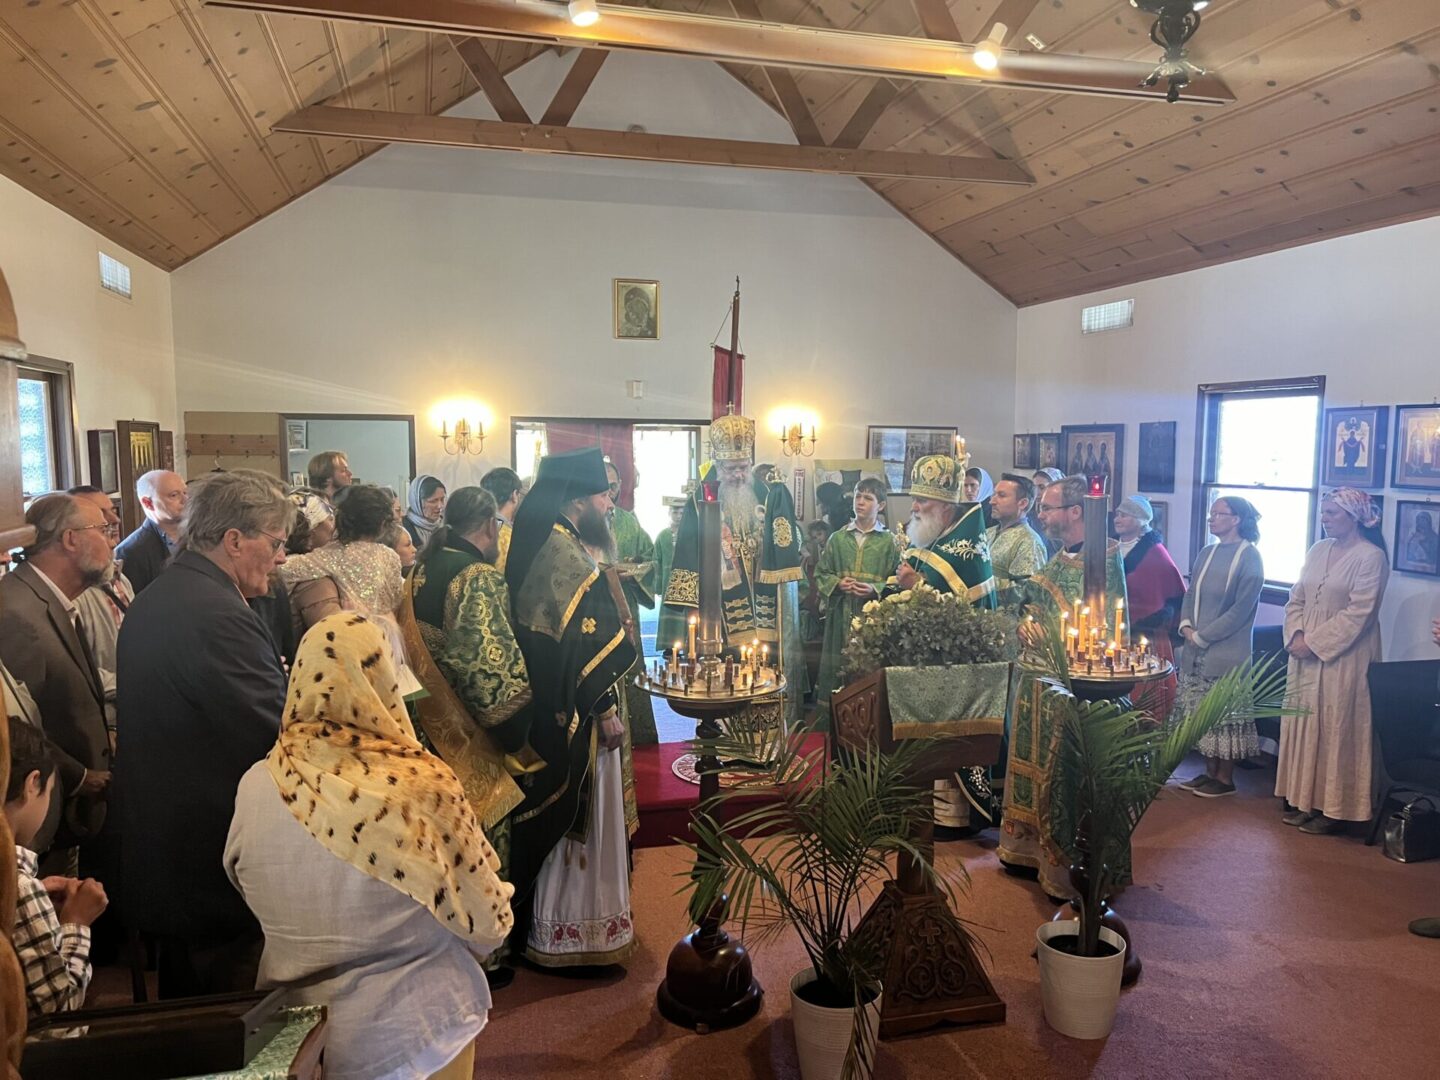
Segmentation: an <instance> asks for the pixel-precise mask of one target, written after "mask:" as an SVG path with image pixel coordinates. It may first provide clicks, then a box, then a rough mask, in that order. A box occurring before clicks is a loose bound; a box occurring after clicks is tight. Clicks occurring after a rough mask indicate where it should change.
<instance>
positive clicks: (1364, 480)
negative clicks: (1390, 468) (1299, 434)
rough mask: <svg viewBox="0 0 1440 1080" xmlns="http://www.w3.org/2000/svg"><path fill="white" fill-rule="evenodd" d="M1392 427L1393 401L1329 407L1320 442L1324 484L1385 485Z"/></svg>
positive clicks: (1321, 474) (1342, 485)
mask: <svg viewBox="0 0 1440 1080" xmlns="http://www.w3.org/2000/svg"><path fill="white" fill-rule="evenodd" d="M1389 427H1390V406H1389V405H1347V406H1344V407H1337V408H1333V409H1326V410H1325V416H1324V422H1323V424H1322V426H1321V431H1323V432H1324V437H1323V438H1322V440H1321V443H1320V446H1321V454H1320V483H1321V485H1323V486H1324V487H1356V488H1383V487H1384V486H1385V453H1386V450H1387V449H1388V446H1389V434H1390V433H1389ZM1437 478H1440V474H1437Z"/></svg>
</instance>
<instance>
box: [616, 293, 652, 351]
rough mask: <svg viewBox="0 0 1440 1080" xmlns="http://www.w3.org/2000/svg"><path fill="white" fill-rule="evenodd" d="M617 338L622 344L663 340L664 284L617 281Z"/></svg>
mask: <svg viewBox="0 0 1440 1080" xmlns="http://www.w3.org/2000/svg"><path fill="white" fill-rule="evenodd" d="M614 301H615V336H616V337H617V338H620V339H621V340H622V341H658V340H659V339H660V282H658V281H640V280H636V279H634V278H616V279H615V297H614Z"/></svg>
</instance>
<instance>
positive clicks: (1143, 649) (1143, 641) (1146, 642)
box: [1140, 634, 1150, 656]
mask: <svg viewBox="0 0 1440 1080" xmlns="http://www.w3.org/2000/svg"><path fill="white" fill-rule="evenodd" d="M1149 651H1150V639H1149V638H1147V637H1145V636H1144V635H1143V634H1142V635H1141V636H1140V655H1141V656H1144V655H1145V654H1146V653H1148V652H1149Z"/></svg>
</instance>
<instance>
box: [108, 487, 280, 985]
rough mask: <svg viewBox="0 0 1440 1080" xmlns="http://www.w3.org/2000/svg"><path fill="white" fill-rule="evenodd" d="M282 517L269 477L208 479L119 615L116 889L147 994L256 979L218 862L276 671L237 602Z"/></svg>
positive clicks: (270, 723) (255, 944) (274, 705)
mask: <svg viewBox="0 0 1440 1080" xmlns="http://www.w3.org/2000/svg"><path fill="white" fill-rule="evenodd" d="M294 518H295V505H294V504H293V503H292V502H291V501H290V500H289V499H288V498H286V496H285V494H284V492H283V490H282V489H281V487H280V485H279V484H278V483H277V482H276V481H275V478H274V477H267V476H265V475H263V474H261V473H256V472H250V471H248V470H238V471H236V472H231V473H223V474H219V475H216V476H214V477H212V478H210V479H208V480H206V482H205V484H204V485H203V486H202V487H201V488H200V490H199V491H198V492H197V493H196V494H195V497H194V498H193V499H191V501H190V504H189V506H187V507H186V510H185V521H184V526H183V529H182V537H183V546H182V549H181V551H180V553H179V554H178V555H176V556H175V559H174V561H173V562H172V563H171V564H170V566H169V567H168V568H167V569H166V570H165V573H163V574H161V575H160V577H158V578H157V579H156V580H155V581H154V582H152V583H151V585H150V587H149V588H147V589H146V590H145V591H144V592H142V593H141V594H140V595H139V596H137V597H136V598H135V602H134V603H133V604H131V605H130V610H129V611H128V612H127V613H126V615H125V621H124V623H123V624H122V625H121V627H120V642H119V649H118V670H117V679H118V684H119V694H118V697H117V699H116V705H117V717H116V718H117V721H118V725H119V728H120V730H121V732H123V735H122V737H121V742H120V753H121V767H120V769H119V771H118V772H117V774H116V781H115V783H116V807H117V810H118V812H119V817H120V823H121V829H122V832H123V835H124V836H125V837H126V838H127V839H126V844H125V854H124V864H123V867H122V872H121V885H122V894H123V897H124V900H125V910H126V912H127V918H128V919H129V921H130V923H131V925H133V926H135V927H136V928H137V929H139V930H141V931H144V932H147V933H150V934H153V935H155V936H156V938H157V944H158V952H157V960H158V964H159V971H160V996H161V997H184V996H187V995H191V994H212V993H222V992H225V991H228V990H241V989H246V990H248V989H251V988H253V986H254V980H255V973H256V968H257V966H258V964H259V959H260V949H261V946H262V944H263V938H262V936H261V933H260V926H259V924H258V923H257V922H256V921H255V918H254V916H252V915H251V914H250V911H249V909H248V908H246V906H245V902H244V900H242V899H241V897H240V894H239V893H238V892H236V891H235V888H234V886H232V885H231V884H230V881H229V879H228V878H227V877H226V875H225V869H224V867H223V866H222V865H221V863H222V859H223V854H224V850H225V837H226V835H227V833H228V831H229V828H230V818H231V816H232V814H233V813H234V809H235V789H236V787H237V785H238V784H239V783H240V777H241V776H242V775H244V773H245V771H246V770H247V769H249V768H250V766H251V765H253V764H255V762H257V761H259V760H260V759H261V758H263V757H264V756H265V755H266V754H268V753H269V752H270V749H271V747H272V746H273V745H274V744H275V739H276V736H277V735H278V733H279V730H280V713H281V710H282V708H283V707H284V703H285V687H286V677H285V669H284V667H283V666H282V663H281V658H280V654H279V652H278V651H277V649H276V646H275V642H274V640H273V639H272V638H271V636H270V633H269V631H267V630H266V629H265V625H264V623H263V622H262V621H261V619H260V617H259V616H258V615H256V614H255V612H254V611H252V610H251V609H250V607H249V606H248V604H247V603H246V601H247V600H250V599H252V598H254V597H259V596H264V595H266V594H267V593H268V592H269V589H270V580H269V579H270V572H271V571H272V570H273V569H275V567H277V566H279V565H280V564H281V563H283V562H284V561H285V539H286V536H287V534H288V533H289V531H290V526H291V525H292V524H293V523H294ZM132 838H133V839H132Z"/></svg>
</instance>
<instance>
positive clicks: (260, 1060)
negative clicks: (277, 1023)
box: [186, 1005, 325, 1080]
mask: <svg viewBox="0 0 1440 1080" xmlns="http://www.w3.org/2000/svg"><path fill="white" fill-rule="evenodd" d="M284 1012H285V1017H286V1020H285V1026H284V1027H283V1028H281V1029H280V1030H279V1031H278V1032H277V1033H276V1035H275V1037H274V1038H273V1039H271V1040H270V1041H269V1042H268V1043H266V1044H265V1046H264V1047H263V1048H262V1049H261V1050H260V1052H259V1053H258V1054H256V1055H255V1056H254V1057H253V1058H251V1059H250V1064H249V1065H246V1066H245V1067H244V1068H243V1069H235V1070H234V1071H232V1072H223V1073H207V1074H206V1075H204V1076H196V1077H188V1078H186V1080H288V1077H289V1076H290V1065H291V1063H292V1062H293V1061H294V1060H295V1055H296V1054H297V1053H299V1052H300V1044H301V1043H303V1042H304V1041H305V1037H306V1036H307V1035H309V1034H310V1032H311V1031H313V1030H314V1029H315V1025H317V1024H318V1023H320V1021H321V1020H323V1019H325V1006H323V1005H294V1006H291V1007H290V1008H288V1009H285V1010H284Z"/></svg>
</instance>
